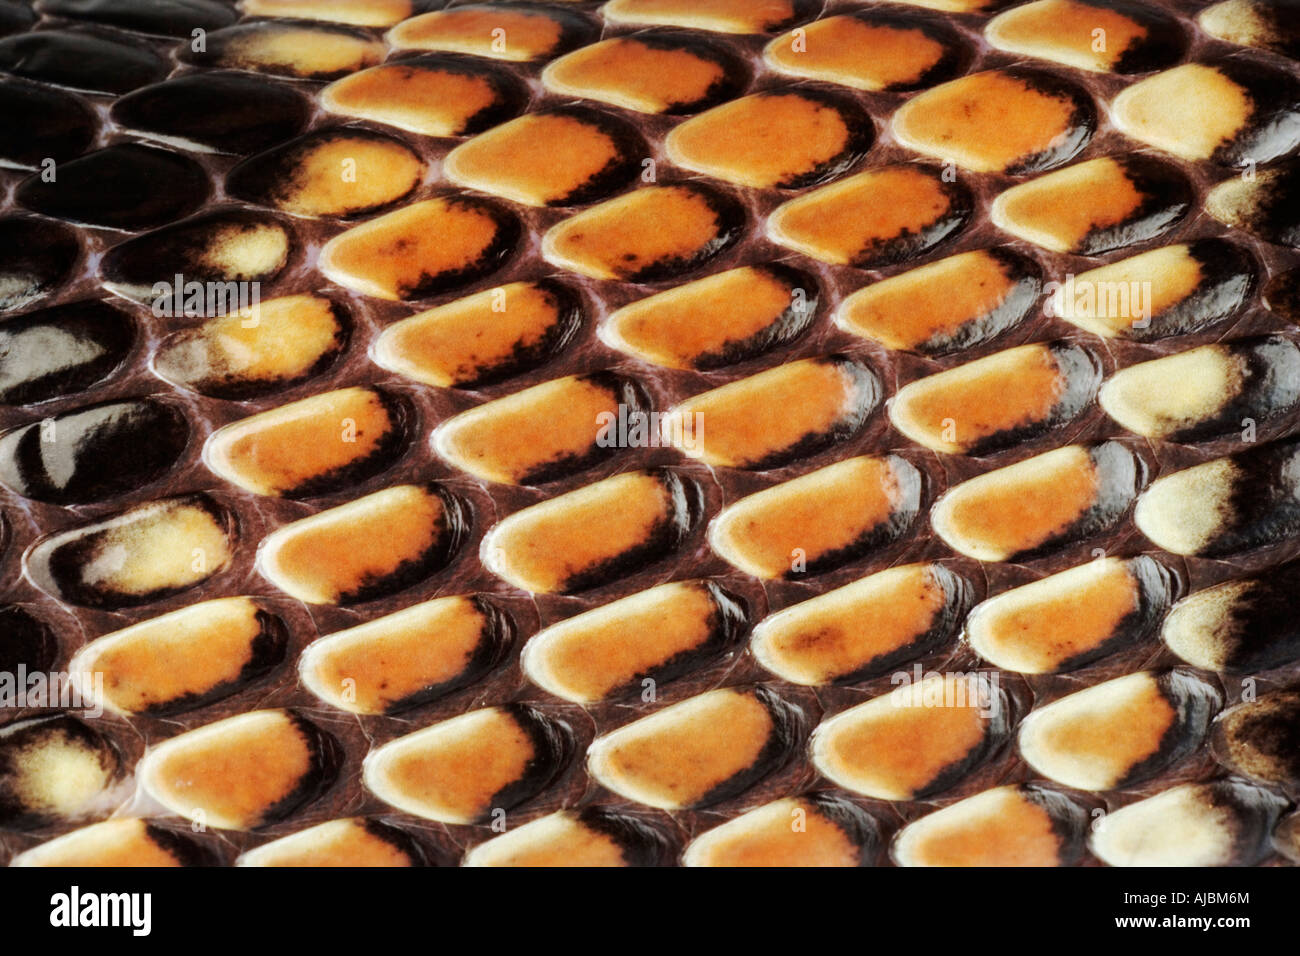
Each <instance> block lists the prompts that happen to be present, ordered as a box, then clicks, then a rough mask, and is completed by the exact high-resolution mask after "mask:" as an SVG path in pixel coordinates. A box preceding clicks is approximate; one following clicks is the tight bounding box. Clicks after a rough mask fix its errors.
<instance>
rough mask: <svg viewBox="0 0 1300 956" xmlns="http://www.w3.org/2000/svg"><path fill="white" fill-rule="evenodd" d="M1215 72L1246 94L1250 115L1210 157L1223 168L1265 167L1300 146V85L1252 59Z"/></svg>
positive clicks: (1224, 65) (1217, 66)
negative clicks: (1249, 164)
mask: <svg viewBox="0 0 1300 956" xmlns="http://www.w3.org/2000/svg"><path fill="white" fill-rule="evenodd" d="M1215 69H1216V70H1218V72H1219V73H1220V74H1222V75H1223V76H1226V77H1227V78H1228V79H1229V80H1231V81H1232V82H1233V83H1235V84H1237V86H1239V87H1241V89H1242V90H1244V91H1245V93H1246V96H1247V98H1248V99H1249V100H1250V104H1251V106H1250V116H1249V118H1248V119H1247V120H1246V123H1245V125H1244V127H1243V128H1241V129H1239V130H1237V132H1236V135H1234V136H1233V137H1232V139H1231V140H1229V141H1227V142H1225V143H1221V144H1220V145H1219V147H1218V148H1217V149H1215V151H1214V153H1213V155H1212V156H1211V157H1210V158H1211V159H1212V160H1213V161H1214V162H1216V163H1218V164H1219V165H1220V166H1242V165H1245V164H1247V163H1254V164H1259V165H1263V164H1264V163H1268V162H1272V161H1273V160H1275V159H1278V158H1279V157H1282V156H1285V155H1287V154H1288V153H1290V152H1292V151H1294V150H1295V148H1296V146H1300V82H1297V81H1296V80H1295V78H1294V77H1292V76H1291V75H1289V74H1287V73H1283V72H1282V71H1280V70H1274V69H1270V68H1268V67H1262V66H1259V65H1258V64H1255V63H1252V62H1250V61H1248V60H1223V61H1222V62H1220V63H1216V64H1215Z"/></svg>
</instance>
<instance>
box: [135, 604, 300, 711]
mask: <svg viewBox="0 0 1300 956" xmlns="http://www.w3.org/2000/svg"><path fill="white" fill-rule="evenodd" d="M257 623H258V625H259V627H260V630H259V631H258V633H257V636H256V637H254V638H253V640H252V643H251V644H250V645H249V655H248V661H247V662H246V663H245V664H244V666H243V667H242V668H240V670H239V673H238V674H237V675H236V676H235V678H234V679H233V680H228V681H222V682H221V683H218V684H213V685H212V686H210V687H208V688H205V689H204V690H202V691H197V692H196V691H188V692H186V693H183V694H179V695H177V696H175V697H172V698H170V699H169V700H160V701H156V702H154V703H152V704H150V705H149V706H148V707H146V708H145V709H144V710H142V711H139V712H140V713H144V714H148V715H149V716H151V717H170V716H172V715H174V714H183V713H185V712H187V711H191V710H197V709H198V708H200V707H206V706H207V705H208V704H213V703H216V702H217V701H219V700H225V699H226V698H227V697H230V696H231V695H232V694H237V693H239V692H240V691H241V690H243V689H244V688H246V687H248V686H249V685H250V684H253V683H255V682H257V681H259V680H261V679H262V678H264V677H266V676H268V675H269V674H272V673H274V672H275V671H276V670H278V669H279V667H280V665H281V664H283V663H284V659H285V656H286V654H287V653H288V649H289V636H290V635H289V628H288V625H286V624H285V622H284V620H283V619H282V618H280V617H278V616H277V615H275V614H272V613H270V612H269V611H265V610H261V609H259V610H258V611H257Z"/></svg>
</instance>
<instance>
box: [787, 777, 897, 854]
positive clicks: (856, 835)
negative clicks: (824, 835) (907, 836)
mask: <svg viewBox="0 0 1300 956" xmlns="http://www.w3.org/2000/svg"><path fill="white" fill-rule="evenodd" d="M803 800H805V801H806V802H807V803H808V805H809V806H810V807H812V809H813V810H814V812H816V813H817V814H818V815H819V816H821V817H822V818H823V819H825V820H827V821H829V822H830V823H832V824H834V825H835V826H836V827H837V828H838V829H839V831H840V832H841V833H843V834H844V837H845V839H847V840H848V841H849V843H851V844H852V845H853V846H854V847H856V848H857V851H858V865H859V866H871V865H873V864H874V863H875V860H876V857H877V856H878V855H879V853H880V844H881V832H880V823H879V822H878V821H877V820H876V818H875V817H873V816H872V815H871V814H870V813H868V812H867V811H866V810H864V809H862V808H861V807H860V806H858V805H857V804H856V803H853V802H851V801H849V800H846V799H845V798H844V797H842V796H840V795H839V794H837V793H835V792H834V791H831V790H821V791H818V792H817V793H809V794H806V795H805V796H804V797H803Z"/></svg>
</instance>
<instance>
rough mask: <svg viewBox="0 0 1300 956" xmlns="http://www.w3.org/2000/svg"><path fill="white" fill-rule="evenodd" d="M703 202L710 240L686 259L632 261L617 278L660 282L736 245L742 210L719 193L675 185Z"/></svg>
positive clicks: (694, 185) (692, 184)
mask: <svg viewBox="0 0 1300 956" xmlns="http://www.w3.org/2000/svg"><path fill="white" fill-rule="evenodd" d="M675 185H679V186H680V187H681V188H684V189H689V190H691V191H692V192H694V193H695V194H696V195H697V196H699V197H700V198H701V199H703V200H704V202H705V203H706V204H707V205H708V207H709V209H710V210H711V211H712V212H713V215H714V222H715V227H714V236H713V238H712V239H710V240H709V241H708V242H706V243H705V244H704V245H703V246H701V247H700V248H699V249H697V250H696V251H695V252H694V253H692V254H691V255H689V256H684V257H679V258H669V259H658V260H656V261H654V262H640V260H638V259H636V258H633V260H632V262H629V263H627V265H626V268H625V270H623V271H622V274H621V275H620V276H619V278H621V279H623V280H624V281H626V282H662V281H664V280H667V279H676V278H678V277H680V276H683V275H685V274H686V273H689V272H692V271H693V270H695V269H698V268H700V267H701V266H703V265H704V264H705V263H707V262H708V261H709V260H711V259H714V258H716V257H717V256H718V255H720V254H721V253H722V252H724V251H725V250H726V249H729V248H730V247H731V246H733V245H735V244H736V243H737V242H739V241H740V238H741V236H742V234H743V233H744V231H745V223H746V216H745V208H744V207H743V206H742V205H741V204H740V203H739V202H737V201H736V200H735V199H734V198H733V197H731V196H730V195H728V194H726V193H723V192H722V191H721V190H718V189H714V188H712V187H709V186H704V185H702V184H700V183H695V182H688V183H679V184H675Z"/></svg>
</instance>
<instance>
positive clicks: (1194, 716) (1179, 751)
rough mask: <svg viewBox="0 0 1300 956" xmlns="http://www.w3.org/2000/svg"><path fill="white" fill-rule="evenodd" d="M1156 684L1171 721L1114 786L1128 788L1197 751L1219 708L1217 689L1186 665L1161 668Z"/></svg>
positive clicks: (1221, 700)
mask: <svg viewBox="0 0 1300 956" xmlns="http://www.w3.org/2000/svg"><path fill="white" fill-rule="evenodd" d="M1156 687H1157V688H1158V689H1159V692H1160V695H1161V697H1163V698H1164V699H1165V701H1166V702H1167V703H1168V704H1169V707H1170V708H1171V709H1172V710H1173V712H1174V719H1173V722H1172V723H1171V724H1170V725H1169V729H1168V730H1166V731H1165V732H1164V735H1163V736H1162V737H1161V738H1160V743H1159V744H1158V745H1157V747H1156V749H1155V750H1154V751H1153V752H1152V753H1150V754H1148V755H1147V756H1146V757H1145V758H1143V759H1142V760H1139V761H1137V762H1135V763H1133V764H1131V765H1130V766H1129V767H1128V768H1127V769H1126V770H1125V772H1124V774H1123V775H1122V776H1121V777H1120V778H1119V779H1118V780H1117V781H1115V786H1114V789H1117V790H1118V789H1121V788H1124V787H1131V786H1134V785H1136V784H1139V783H1142V782H1143V781H1145V780H1150V779H1152V778H1153V777H1157V776H1159V775H1160V774H1161V773H1163V772H1164V771H1165V770H1167V769H1168V768H1170V767H1172V766H1173V765H1174V764H1176V763H1178V762H1179V761H1180V760H1182V759H1184V758H1185V757H1188V756H1190V755H1191V754H1192V753H1194V752H1195V751H1196V750H1198V749H1199V748H1200V746H1201V744H1202V742H1203V741H1204V740H1205V735H1206V733H1207V732H1208V730H1209V727H1210V721H1211V720H1213V719H1214V717H1215V715H1216V714H1218V712H1219V710H1220V708H1222V707H1223V695H1222V693H1221V692H1220V691H1219V688H1218V687H1217V686H1215V685H1213V684H1211V683H1209V682H1208V681H1206V680H1204V679H1203V678H1201V677H1200V676H1198V675H1197V674H1196V672H1195V671H1192V670H1191V669H1189V668H1175V669H1173V670H1168V671H1164V672H1163V673H1161V674H1159V675H1158V676H1157V677H1156Z"/></svg>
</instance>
